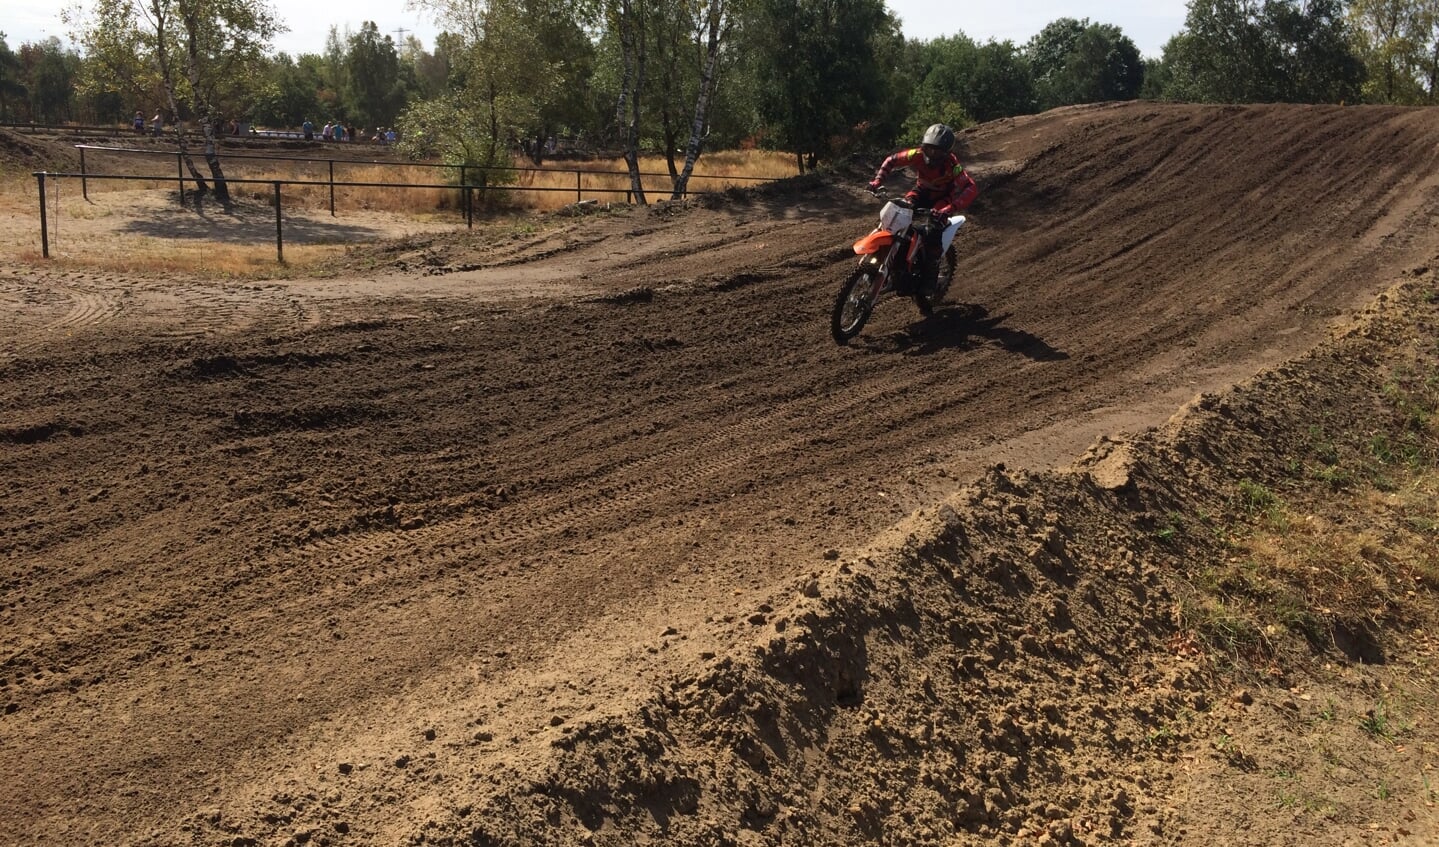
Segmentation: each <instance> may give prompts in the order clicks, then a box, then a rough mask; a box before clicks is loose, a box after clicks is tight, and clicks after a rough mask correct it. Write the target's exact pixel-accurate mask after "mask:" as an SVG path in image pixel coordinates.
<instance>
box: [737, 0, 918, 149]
mask: <svg viewBox="0 0 1439 847" xmlns="http://www.w3.org/2000/svg"><path fill="white" fill-rule="evenodd" d="M899 37H900V36H899V24H898V21H896V20H895V18H894V17H893V16H892V15H891V14H890V13H889V12H888V11H887V10H886V9H885V7H884V4H883V2H882V1H881V0H757V2H756V4H755V14H754V15H753V17H752V18H751V20H750V22H749V32H748V35H747V41H748V42H749V45H750V48H751V50H752V52H751V53H750V56H751V61H753V62H755V73H756V75H757V76H758V78H759V79H761V80H766V81H767V82H768V84H767V85H764V86H763V87H761V88H760V90H759V91H758V92H757V97H758V107H759V115H760V117H761V119H763V120H764V121H765V122H766V125H767V127H768V129H769V130H770V131H771V132H772V134H773V138H774V141H775V142H776V143H778V144H779V145H780V146H781V147H783V148H785V149H788V150H790V151H792V152H794V154H795V157H796V160H797V162H798V164H799V169H800V171H801V172H803V171H804V170H805V168H806V166H810V165H813V164H814V163H815V162H817V160H818V159H819V158H821V157H825V156H828V154H829V152H830V150H831V145H832V142H833V140H834V139H835V138H843V137H848V136H849V135H850V134H851V133H852V132H853V131H854V129H855V128H856V127H857V126H860V125H861V124H863V123H865V122H866V121H867V120H868V118H869V117H870V116H871V115H875V114H882V113H883V112H884V111H885V104H886V102H887V101H888V100H889V99H890V98H891V96H892V90H891V88H890V82H891V80H892V78H891V77H890V76H889V75H888V74H886V73H885V70H884V68H883V67H882V66H881V64H880V63H879V62H878V61H877V57H878V56H879V55H880V54H881V53H882V52H883V47H881V44H882V43H883V42H884V41H886V40H890V39H895V38H899Z"/></svg>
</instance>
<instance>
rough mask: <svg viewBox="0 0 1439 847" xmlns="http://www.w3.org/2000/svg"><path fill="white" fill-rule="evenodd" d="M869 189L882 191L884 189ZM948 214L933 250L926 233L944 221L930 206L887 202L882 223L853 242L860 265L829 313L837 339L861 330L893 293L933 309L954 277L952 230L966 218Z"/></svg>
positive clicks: (902, 200)
mask: <svg viewBox="0 0 1439 847" xmlns="http://www.w3.org/2000/svg"><path fill="white" fill-rule="evenodd" d="M870 193H871V194H873V195H874V196H876V197H879V198H881V199H883V197H884V194H883V190H881V191H873V192H870ZM944 220H946V221H948V223H947V224H944V231H943V232H941V233H940V234H939V250H938V254H937V255H930V253H931V252H933V250H932V248H931V249H926V239H927V237H928V236H930V235H932V234H933V229H932V228H933V227H938V226H940V225H941V223H940V222H939V221H936V220H935V219H934V218H933V216H932V215H931V213H930V210H929V209H924V208H915V207H914V204H912V203H911V202H910V201H909V200H907V199H905V198H903V197H900V198H895V199H893V200H887V201H886V202H885V204H884V208H882V209H880V211H879V225H878V226H876V227H875V228H874V230H872V231H871V232H870V233H869V234H868V235H866V236H865V237H863V238H861V239H860V240H858V241H856V242H855V243H854V252H856V253H858V254H859V266H858V267H856V268H855V269H854V271H853V272H852V273H850V275H849V278H848V279H846V280H845V282H844V285H842V286H840V289H839V296H838V297H836V298H835V301H834V314H833V315H832V316H831V318H830V333H831V334H832V335H833V336H834V340H835V343H837V344H848V343H849V340H850V339H851V338H854V337H855V336H856V335H859V331H860V330H861V329H863V328H864V324H865V321H867V320H869V316H870V314H871V313H873V312H874V307H875V306H876V305H878V304H879V303H880V301H882V300H885V299H888V298H889V297H890V296H909V297H912V298H914V305H915V306H917V307H919V313H920V314H921V315H924V316H925V317H928V316H930V315H932V314H934V308H935V306H936V305H938V304H939V302H940V301H941V300H943V299H944V295H945V292H947V291H948V290H949V285H950V283H951V282H952V281H953V280H954V268H955V264H956V261H957V259H956V257H955V250H954V236H955V234H956V233H957V232H959V228H960V227H961V226H964V220H965V218H964V216H963V215H952V216H950V217H948V218H945V219H944Z"/></svg>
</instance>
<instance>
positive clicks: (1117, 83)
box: [1025, 18, 1145, 109]
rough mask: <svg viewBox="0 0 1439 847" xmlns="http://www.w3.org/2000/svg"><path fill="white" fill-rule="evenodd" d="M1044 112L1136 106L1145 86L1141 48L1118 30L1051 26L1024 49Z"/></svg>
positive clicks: (1085, 24) (1067, 23)
mask: <svg viewBox="0 0 1439 847" xmlns="http://www.w3.org/2000/svg"><path fill="white" fill-rule="evenodd" d="M1025 55H1026V57H1027V58H1028V59H1029V63H1030V68H1031V69H1032V71H1033V73H1034V78H1035V84H1036V88H1037V90H1038V92H1039V99H1040V107H1041V108H1044V109H1052V108H1054V107H1055V106H1064V105H1069V104H1072V103H1098V102H1101V101H1105V100H1133V99H1134V98H1136V97H1138V96H1139V92H1140V89H1141V88H1142V87H1143V85H1144V71H1145V67H1144V61H1143V59H1142V58H1141V57H1140V55H1139V48H1138V47H1136V46H1135V44H1134V42H1133V41H1131V40H1130V39H1129V37H1128V36H1126V35H1125V34H1124V32H1123V31H1122V30H1120V29H1119V27H1116V26H1112V25H1110V24H1093V23H1090V22H1089V19H1088V18H1086V19H1084V20H1082V21H1079V20H1075V19H1074V18H1060V19H1058V20H1056V21H1053V22H1051V23H1050V24H1049V25H1047V26H1046V27H1045V28H1044V29H1042V30H1040V32H1039V34H1038V35H1036V36H1035V37H1034V38H1032V39H1030V41H1029V44H1027V45H1026V46H1025Z"/></svg>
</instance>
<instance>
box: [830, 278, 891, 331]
mask: <svg viewBox="0 0 1439 847" xmlns="http://www.w3.org/2000/svg"><path fill="white" fill-rule="evenodd" d="M878 273H879V263H878V262H864V263H862V264H861V265H860V266H859V267H857V268H855V269H854V272H853V273H851V274H850V275H849V278H848V279H846V280H845V282H844V285H842V286H840V289H839V296H838V297H836V298H835V300H834V314H833V315H831V317H830V322H829V331H830V334H831V335H833V336H834V342H835V343H836V344H848V343H849V340H850V339H851V338H854V337H855V336H856V335H859V331H860V330H861V329H863V328H864V322H865V321H867V320H869V314H870V312H871V311H872V310H873V309H874V300H873V299H871V298H872V297H873V296H874V288H875V286H874V278H875V274H878Z"/></svg>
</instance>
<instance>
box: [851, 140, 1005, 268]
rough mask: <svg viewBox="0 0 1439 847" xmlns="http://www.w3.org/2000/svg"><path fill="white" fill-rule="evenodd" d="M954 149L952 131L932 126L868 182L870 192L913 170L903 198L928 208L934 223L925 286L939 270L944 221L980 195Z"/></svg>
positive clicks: (927, 243) (929, 236)
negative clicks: (899, 171) (896, 171)
mask: <svg viewBox="0 0 1439 847" xmlns="http://www.w3.org/2000/svg"><path fill="white" fill-rule="evenodd" d="M953 150H954V130H952V129H950V128H949V127H947V126H945V125H944V124H934V125H933V126H931V127H930V128H929V129H927V130H925V131H924V138H923V139H922V140H921V141H920V144H919V146H918V147H911V148H909V149H908V150H900V151H899V152H897V153H895V154H893V155H892V156H890V157H889V158H887V159H885V160H884V162H883V163H882V164H881V165H880V166H879V170H878V171H876V172H875V175H874V179H872V180H870V181H869V190H870V191H872V192H873V191H878V190H879V188H880V185H881V184H883V182H884V180H885V177H887V176H889V172H890V171H892V170H894V169H895V168H906V167H907V168H910V169H911V170H913V171H914V177H915V182H914V187H913V188H911V189H910V190H909V191H908V192H906V193H905V195H904V196H905V199H906V200H909V201H910V203H912V204H914V206H915V207H917V208H923V207H925V206H928V207H930V208H931V209H932V210H933V212H932V214H933V220H934V223H935V224H936V225H934V226H931V227H929V232H928V234H927V235H926V238H925V250H926V251H927V253H928V255H929V257H930V262H929V263H928V267H929V268H930V272H929V273H926V274H925V276H926V279H925V284H927V285H929V284H933V282H934V279H933V273H934V272H937V270H938V268H939V261H938V260H939V258H940V256H939V237H940V234H941V233H942V232H943V231H944V228H945V226H946V225H947V223H948V220H947V219H948V218H949V216H950V215H955V214H959V213H960V212H963V211H964V210H965V209H968V208H969V204H970V203H973V202H974V198H975V197H978V196H979V185H978V184H976V183H975V181H974V178H973V177H971V176H970V175H969V174H968V173H966V172H965V170H964V165H962V164H960V162H959V157H958V156H956V155H954V153H953V152H952V151H953ZM915 223H918V221H916V222H915Z"/></svg>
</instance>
